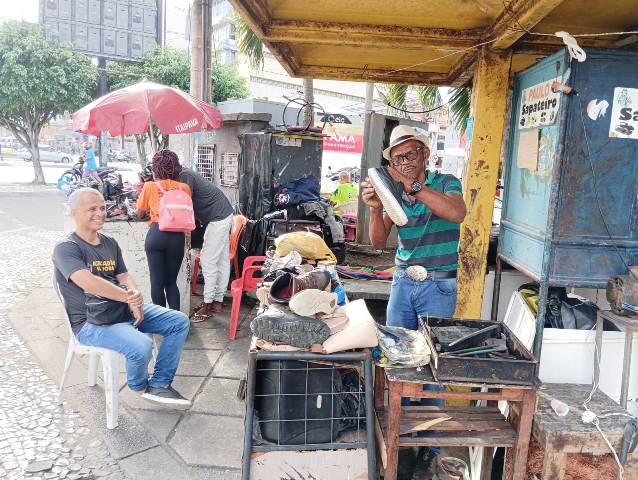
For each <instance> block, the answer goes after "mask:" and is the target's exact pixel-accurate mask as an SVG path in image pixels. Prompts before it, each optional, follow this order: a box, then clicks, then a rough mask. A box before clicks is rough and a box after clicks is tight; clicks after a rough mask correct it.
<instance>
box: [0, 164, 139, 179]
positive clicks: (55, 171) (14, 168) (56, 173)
mask: <svg viewBox="0 0 638 480" xmlns="http://www.w3.org/2000/svg"><path fill="white" fill-rule="evenodd" d="M3 158H4V159H3V160H2V161H0V183H30V182H31V181H32V180H33V176H34V175H33V164H32V163H31V162H25V161H24V160H22V159H18V158H10V157H3ZM71 165H72V164H70V163H68V164H64V163H53V162H42V169H43V170H44V179H45V181H46V183H50V184H52V185H55V184H56V182H57V181H58V178H60V175H62V172H64V171H65V170H67V169H69V168H71ZM109 166H110V167H115V168H117V169H118V171H119V172H120V173H121V174H122V180H124V181H125V182H136V181H138V179H137V173H136V172H138V171H140V169H141V168H140V166H139V164H136V163H125V162H109Z"/></svg>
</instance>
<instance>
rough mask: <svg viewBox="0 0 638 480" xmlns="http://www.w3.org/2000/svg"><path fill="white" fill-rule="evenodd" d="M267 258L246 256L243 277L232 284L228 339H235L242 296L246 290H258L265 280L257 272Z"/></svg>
mask: <svg viewBox="0 0 638 480" xmlns="http://www.w3.org/2000/svg"><path fill="white" fill-rule="evenodd" d="M264 260H266V257H263V256H254V257H246V259H245V260H244V267H243V269H242V273H241V277H239V278H237V279H236V280H233V283H231V284H230V293H231V295H232V297H233V306H232V308H231V310H230V330H229V332H228V339H229V340H235V334H236V332H237V323H238V322H239V308H240V307H241V297H242V295H243V294H244V292H254V291H256V290H257V285H258V284H259V283H260V282H261V281H262V280H263V279H262V278H261V277H256V276H255V273H257V272H260V271H261V265H256V264H257V263H259V264H261V263H263V262H264Z"/></svg>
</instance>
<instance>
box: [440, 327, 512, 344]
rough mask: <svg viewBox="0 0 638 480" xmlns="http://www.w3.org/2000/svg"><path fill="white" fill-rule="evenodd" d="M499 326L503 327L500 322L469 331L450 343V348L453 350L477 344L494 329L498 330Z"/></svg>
mask: <svg viewBox="0 0 638 480" xmlns="http://www.w3.org/2000/svg"><path fill="white" fill-rule="evenodd" d="M499 328H501V326H500V325H499V324H496V325H490V326H489V327H485V328H481V329H479V330H476V331H475V332H472V333H469V334H467V335H465V336H463V337H461V338H459V339H457V340H454V341H453V342H451V343H450V344H448V349H449V350H452V349H454V348H456V349H457V350H458V349H459V348H463V347H469V346H471V345H472V344H474V345H476V343H478V342H482V341H483V340H485V339H486V338H487V337H489V334H490V333H491V332H492V331H494V330H497V329H499Z"/></svg>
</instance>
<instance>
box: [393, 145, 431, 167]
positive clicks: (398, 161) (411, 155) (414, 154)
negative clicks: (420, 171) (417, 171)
mask: <svg viewBox="0 0 638 480" xmlns="http://www.w3.org/2000/svg"><path fill="white" fill-rule="evenodd" d="M422 151H423V147H418V148H416V149H414V150H410V151H409V152H406V153H404V154H403V155H396V156H394V157H391V159H390V160H391V161H392V165H394V166H395V167H396V166H399V165H403V164H404V163H408V162H414V161H416V160H418V158H419V153H421V152H422Z"/></svg>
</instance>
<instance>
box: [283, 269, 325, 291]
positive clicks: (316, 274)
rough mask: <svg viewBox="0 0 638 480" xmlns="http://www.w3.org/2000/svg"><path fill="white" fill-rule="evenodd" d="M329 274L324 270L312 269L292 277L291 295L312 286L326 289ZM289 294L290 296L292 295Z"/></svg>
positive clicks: (317, 288)
mask: <svg viewBox="0 0 638 480" xmlns="http://www.w3.org/2000/svg"><path fill="white" fill-rule="evenodd" d="M330 280H331V277H330V274H329V273H328V272H326V271H325V270H317V269H315V270H313V271H312V272H308V273H304V274H302V275H298V276H296V277H292V292H291V293H292V295H294V294H296V293H299V292H301V291H302V290H308V289H309V288H313V289H316V290H326V289H327V288H328V287H329V286H330ZM292 295H291V296H292Z"/></svg>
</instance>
